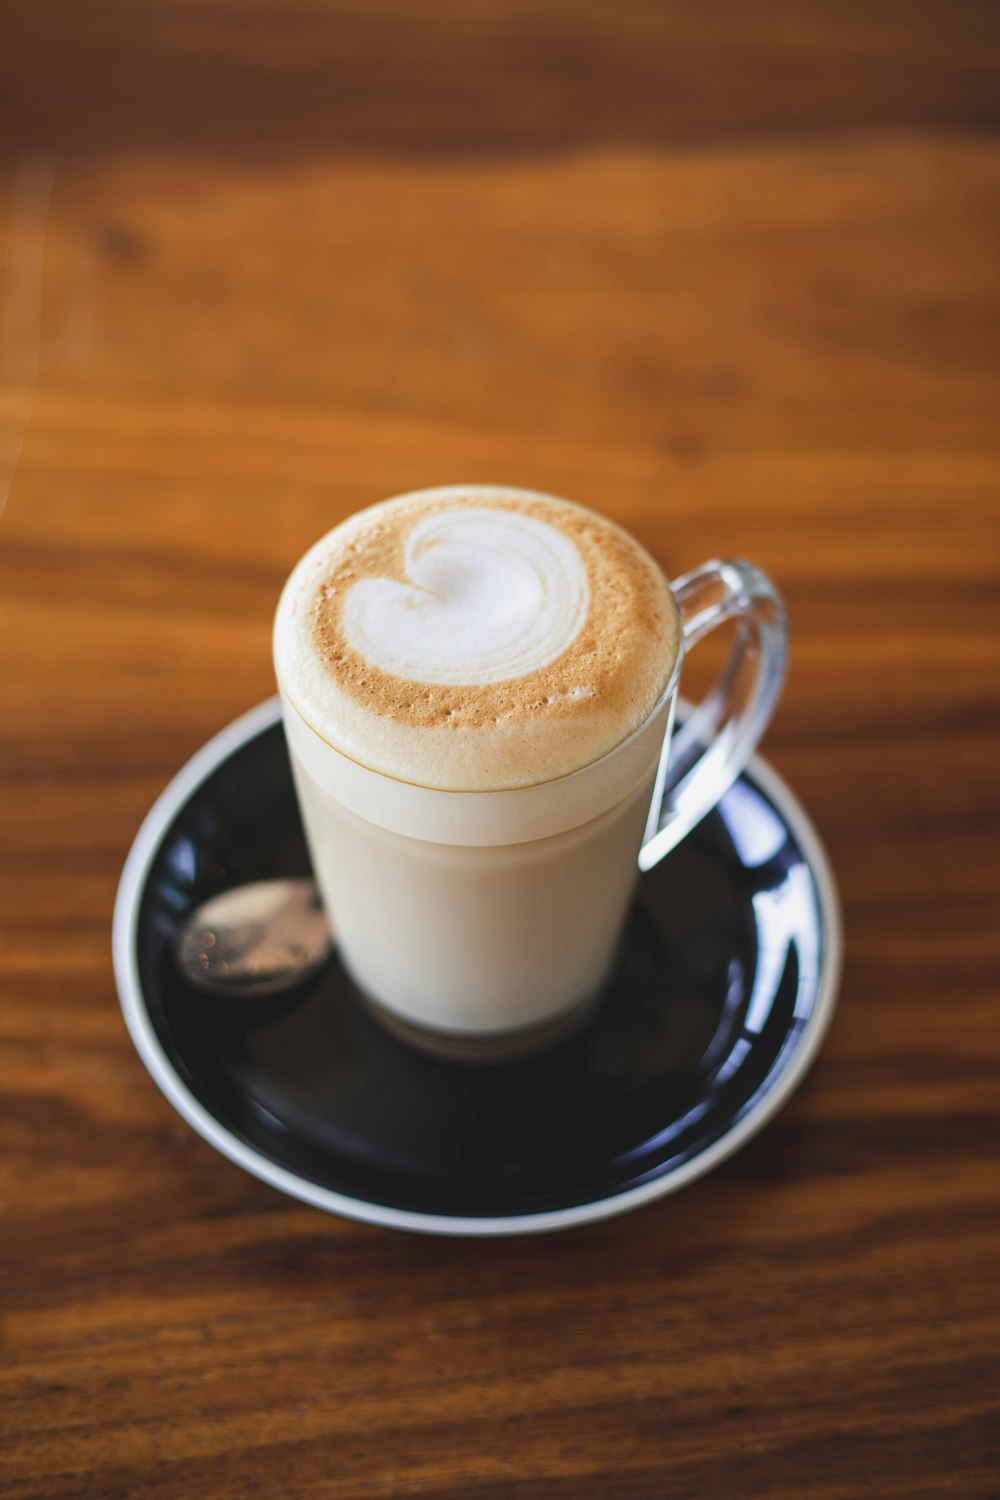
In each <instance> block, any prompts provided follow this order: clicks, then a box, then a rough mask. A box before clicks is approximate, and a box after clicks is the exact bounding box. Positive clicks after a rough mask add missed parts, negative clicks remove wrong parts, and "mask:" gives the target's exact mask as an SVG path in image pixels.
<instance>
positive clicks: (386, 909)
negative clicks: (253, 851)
mask: <svg viewBox="0 0 1000 1500" xmlns="http://www.w3.org/2000/svg"><path fill="white" fill-rule="evenodd" d="M670 589H671V593H672V595H673V598H674V602H675V604H676V607H677V611H678V615H679V620H680V627H681V631H680V645H679V649H678V654H677V661H676V663H675V665H674V668H673V671H672V673H671V676H670V680H669V682H668V684H667V686H666V688H665V689H664V691H663V693H662V695H661V697H660V699H659V701H658V702H657V703H656V705H655V707H654V708H653V710H652V712H651V713H650V714H649V716H648V717H647V719H646V720H645V722H644V723H643V724H641V725H640V727H639V728H638V729H636V730H635V731H634V732H633V733H632V734H631V735H630V736H629V737H628V739H626V740H625V741H623V742H622V743H620V744H618V745H617V746H616V747H615V748H614V749H613V750H611V751H610V752H608V753H607V754H606V755H604V756H602V757H601V758H600V759H599V760H597V761H594V762H593V763H591V764H589V765H587V766H584V767H583V768H582V769H580V770H577V771H574V772H571V773H570V774H568V775H562V776H559V777H557V778H555V779H553V780H551V781H543V782H541V783H538V784H535V785H532V786H527V787H518V788H515V789H504V790H494V791H481V792H468V791H446V790H445V791H442V790H437V789H433V788H429V787H422V786H415V785H412V784H411V783H408V782H404V781H399V780H396V779H394V778H392V777H390V776H386V775H383V774H381V773H379V772H376V771H372V770H370V769H368V768H367V767H365V766H363V765H361V764H359V763H358V762H357V761H354V760H351V759H350V758H348V757H347V756H345V755H343V754H341V753H340V752H339V751H338V750H336V749H334V748H333V747H332V746H331V745H330V744H329V743H328V742H327V741H326V740H324V739H323V738H322V737H321V735H320V734H319V733H317V731H316V730H315V729H313V728H312V727H311V726H310V725H309V724H308V723H307V722H306V720H305V719H304V718H303V717H302V716H301V715H300V714H299V712H298V711H297V709H296V708H295V706H294V705H293V703H292V702H291V701H290V700H289V698H288V697H287V695H286V694H285V692H284V690H283V688H282V684H281V680H280V674H279V681H278V688H279V693H280V696H281V702H282V712H283V716H284V725H285V733H286V737H287V740H288V747H289V751H290V756H291V764H292V771H293V775H294V778H295V784H296V790H297V793H298V798H299V804H300V807H301V810H302V815H303V822H304V825H305V832H306V838H307V841H308V844H309V848H310V852H311V855H312V861H313V867H314V871H315V875H316V879H317V882H318V885H319V887H320V891H321V893H322V896H323V899H324V902H325V905H326V909H327V912H328V914H329V916H330V920H331V925H332V927H333V930H334V935H335V938H336V941H337V946H338V949H339V953H340V956H341V959H342V961H343V963H344V965H345V967H346V969H347V970H348V972H349V973H350V975H351V977H352V978H353V980H354V981H355V983H356V985H357V987H358V989H359V990H360V992H361V994H362V996H363V997H364V998H365V999H366V1000H367V1001H368V1002H369V1004H370V1007H371V1008H372V1010H373V1011H374V1012H375V1014H376V1015H377V1017H378V1018H379V1020H380V1021H381V1022H382V1023H383V1024H384V1025H386V1026H388V1027H389V1029H390V1030H393V1031H395V1032H396V1033H397V1034H398V1035H401V1036H402V1037H403V1038H404V1039H405V1040H406V1041H408V1042H409V1043H411V1044H413V1045H416V1046H417V1047H419V1048H421V1049H422V1050H425V1051H428V1052H431V1053H435V1054H437V1055H440V1056H445V1057H452V1058H455V1059H458V1060H463V1059H464V1060H470V1061H473V1060H492V1059H499V1058H503V1057H507V1056H513V1055H517V1054H520V1053H523V1052H528V1051H530V1050H533V1049H534V1048H536V1047H540V1046H543V1045H545V1044H546V1043H547V1042H549V1041H551V1040H553V1039H555V1038H556V1037H558V1036H559V1035H561V1034H562V1032H563V1031H564V1030H568V1029H570V1028H571V1027H572V1026H573V1025H574V1024H576V1022H577V1021H578V1019H579V1018H580V1017H581V1016H583V1015H584V1014H585V1013H586V1012H587V1010H588V1008H589V1006H590V1005H591V1004H592V1003H593V1002H594V1001H595V999H596V998H597V997H598V996H599V995H600V993H601V989H602V986H603V984H604V981H605V979H606V977H607V975H608V971H609V969H610V968H611V965H612V961H613V959H614V955H615V950H616V947H617V944H618V940H619V938H620V935H621V931H622V928H623V926H624V921H625V916H626V912H627V910H628V906H629V902H630V900H631V897H632V894H633V890H634V887H635V883H636V880H637V879H638V878H639V873H640V871H643V870H648V869H650V868H651V867H652V866H653V865H654V864H656V863H657V862H658V861H659V860H660V859H662V858H663V856H664V855H665V854H666V853H667V852H668V851H669V850H670V849H672V848H673V847H674V846H675V845H676V844H677V843H678V842H679V841H680V840H681V839H682V838H684V836H685V835H686V834H687V833H688V832H689V831H690V830H691V829H692V828H693V827H694V826H695V825H696V824H697V823H698V822H699V821H700V819H702V818H703V817H704V816H705V814H706V813H708V812H709V811H710V810H711V809H712V808H713V807H714V806H715V804H716V803H717V802H718V801H719V799H720V797H721V796H722V795H723V793H724V792H725V791H727V790H728V788H729V787H730V786H731V785H732V783H733V782H734V781H735V780H736V778H737V776H738V775H739V773H740V772H741V771H742V769H743V768H744V766H745V765H746V763H747V761H748V760H749V758H750V756H751V755H752V753H753V751H754V749H755V747H756V745H757V743H758V741H759V739H760V737H761V735H762V733H763V731H764V729H765V727H766V726H767V723H768V720H769V719H770V717H771V714H772V712H773V710H774V706H775V702H776V700H777V697H778V694H779V692H780V689H781V684H782V680H783V677H784V670H785V661H786V654H787V626H786V618H785V612H784V608H783V605H782V601H781V598H780V596H779V594H778V592H777V590H776V589H775V587H774V585H773V584H772V583H771V581H770V580H769V579H768V578H767V577H766V576H765V575H764V574H763V573H762V572H760V570H759V569H757V568H755V567H754V566H753V565H752V564H750V563H747V562H742V561H727V562H709V563H706V564H705V565H704V566H703V567H701V568H698V569H697V570H695V571H694V572H692V573H688V574H685V575H684V576H683V577H681V578H678V579H676V580H675V581H674V582H673V583H672V584H671V585H670ZM727 621H735V622H736V631H735V636H734V640H733V644H732V647H731V650H730V653H729V657H728V660H727V662H726V664H725V666H724V668H723V670H722V671H721V673H720V674H719V676H718V678H717V680H716V682H715V684H714V686H713V687H712V689H711V690H710V692H709V693H708V695H707V696H706V697H705V699H704V700H703V701H702V702H701V703H700V704H699V705H698V706H697V707H696V708H694V709H693V710H692V711H691V712H690V714H689V715H688V716H687V718H686V720H685V722H684V724H683V725H682V726H681V728H680V730H679V731H678V733H677V734H676V735H675V736H674V735H672V729H673V720H674V711H675V707H676V702H677V692H678V684H679V681H680V675H681V666H682V663H683V660H684V656H685V653H686V651H687V650H689V649H690V648H691V647H692V646H693V645H694V644H695V643H696V642H697V641H699V640H700V639H701V638H702V637H703V636H704V635H706V634H707V633H708V632H709V631H711V630H714V629H715V628H716V627H717V626H719V625H721V624H723V623H724V622H727Z"/></svg>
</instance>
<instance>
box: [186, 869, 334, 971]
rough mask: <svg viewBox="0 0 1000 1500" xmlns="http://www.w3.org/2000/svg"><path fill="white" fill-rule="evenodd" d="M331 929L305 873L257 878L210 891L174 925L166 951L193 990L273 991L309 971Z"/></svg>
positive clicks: (325, 949) (325, 948) (323, 955)
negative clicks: (209, 896)
mask: <svg viewBox="0 0 1000 1500" xmlns="http://www.w3.org/2000/svg"><path fill="white" fill-rule="evenodd" d="M332 950H333V937H332V935H331V933H330V926H329V923H328V922H327V919H326V913H325V912H324V911H323V907H322V905H321V904H320V899H319V894H318V892H317V890H316V887H315V885H314V884H313V882H312V881H311V880H259V881H255V882H254V883H253V884H251V885H241V886H237V887H236V889H235V890H231V891H224V892H223V893H222V895H220V896H213V897H212V899H211V900H210V901H206V902H204V904H203V905H201V906H199V907H198V908H197V910H196V911H194V912H192V913H191V915H190V916H189V917H188V919H187V921H186V922H184V924H183V925H182V926H181V927H180V928H179V929H178V932H177V935H176V937H175V939H174V952H175V954H176V958H177V962H178V964H179V965H180V969H181V972H182V973H183V974H184V976H185V978H186V979H187V980H189V981H190V983H191V984H193V985H195V986H196V987H197V988H198V989H200V990H207V991H208V992H209V993H210V994H213V995H228V996H231V997H232V998H233V999H237V1000H239V999H249V998H251V997H254V996H257V995H277V994H280V993H281V992H282V990H288V989H291V988H292V986H293V985H296V984H300V983H301V982H302V980H303V979H306V978H308V976H309V975H310V974H313V973H315V972H316V970H317V969H319V968H320V967H321V966H322V965H323V964H324V963H326V961H327V959H328V958H329V957H330V954H331V952H332Z"/></svg>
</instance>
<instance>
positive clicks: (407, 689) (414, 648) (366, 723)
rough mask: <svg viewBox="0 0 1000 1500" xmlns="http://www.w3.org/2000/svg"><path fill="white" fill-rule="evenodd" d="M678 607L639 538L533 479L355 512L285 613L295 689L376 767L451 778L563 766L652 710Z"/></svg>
mask: <svg viewBox="0 0 1000 1500" xmlns="http://www.w3.org/2000/svg"><path fill="white" fill-rule="evenodd" d="M679 642H680V634H679V622H678V618H677V610H676V607H675V605H674V602H673V598H672V596H671V594H670V590H669V588H668V587H667V583H666V580H665V578H664V576H663V574H662V573H661V571H660V570H659V568H658V567H657V566H656V564H655V563H654V562H653V560H652V558H650V557H649V555H648V554H647V553H646V552H644V551H643V549H642V547H640V546H639V544H638V542H636V541H635V540H634V538H632V537H630V536H628V535H627V533H626V532H624V531H622V530H621V529H620V527H618V526H615V525H614V524H613V523H612V522H610V521H607V520H605V519H604V517H602V516H598V515H595V514H594V512H593V511H589V510H585V509H584V508H583V507H582V506H579V505H573V504H571V503H570V502H569V501H567V500H557V499H554V498H553V497H551V496H548V495H538V494H534V493H532V492H530V491H525V490H511V489H503V488H500V487H495V486H487V485H473V486H469V487H467V488H461V487H458V486H455V487H451V488H448V489H440V490H424V491H421V492H419V493H417V494H413V495H403V496H401V497H400V498H399V499H397V500H387V501H385V502H384V503H383V504H382V505H374V506H372V507H371V508H370V509H369V510H366V511H361V512H359V513H358V514H357V515H355V516H352V517H351V518H350V519H349V520H347V521H345V522H344V523H343V524H342V525H341V526H338V527H337V528H336V529H335V530H334V531H331V532H330V533H329V535H327V536H325V537H324V538H323V539H322V540H321V541H319V542H317V544H316V546H315V547H313V548H312V550H311V551H310V552H308V553H307V554H306V555H305V557H304V558H303V559H302V560H301V562H300V563H299V564H298V565H297V567H296V568H295V570H294V572H293V573H292V575H291V577H290V579H289V580H288V583H287V584H286V586H285V590H284V592H283V594H282V597H281V602H280V604H279V606H278V613H277V617H276V620H275V635H274V649H275V666H276V669H277V675H278V681H279V684H280V686H281V689H282V692H283V694H284V696H285V699H286V702H287V704H288V705H290V707H291V709H293V710H294V711H295V712H296V713H297V714H298V715H299V716H300V718H301V719H302V720H304V722H305V724H306V725H308V726H309V727H310V728H311V729H312V730H314V731H315V733H316V734H317V735H318V736H319V737H320V739H322V740H325V741H326V743H327V745H329V746H331V747H332V748H333V749H334V750H337V751H340V752H341V753H342V754H343V755H346V756H348V757H349V758H350V759H351V760H354V761H357V762H358V763H359V764H360V765H362V766H365V767H367V768H368V769H369V770H372V771H376V772H379V773H381V774H382V775H384V776H390V777H393V778H395V779H396V780H399V781H403V782H412V783H414V784H416V785H418V786H425V787H431V788H439V789H443V790H447V791H455V792H462V791H491V790H500V789H502V788H512V787H523V786H531V785H534V784H537V783H539V782H547V781H552V780H555V779H557V778H559V777H561V776H566V775H568V774H570V773H571V772H573V771H575V770H578V769H580V768H582V767H583V766H586V765H589V764H591V763H592V762H593V761H596V760H599V759H600V758H601V757H602V756H604V755H605V754H606V753H607V752H608V751H609V750H613V749H614V748H615V746H616V745H619V744H620V743H621V742H622V741H623V740H625V739H627V738H628V737H629V735H631V734H632V733H633V731H634V730H636V729H638V728H639V726H640V725H641V724H643V723H644V722H645V721H646V720H647V719H648V717H649V715H650V714H651V713H652V711H653V709H654V708H655V706H656V704H657V703H658V701H659V699H660V697H661V695H662V694H663V692H664V690H665V688H666V686H667V683H668V682H669V680H670V677H671V674H672V672H673V670H674V667H675V665H676V662H677V656H678V651H679Z"/></svg>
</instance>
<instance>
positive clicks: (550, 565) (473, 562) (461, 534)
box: [343, 508, 590, 685]
mask: <svg viewBox="0 0 1000 1500" xmlns="http://www.w3.org/2000/svg"><path fill="white" fill-rule="evenodd" d="M404 556H405V569H406V578H407V580H408V581H407V582H406V583H401V582H398V581H396V580H395V579H391V578H366V579H362V580H360V581H359V582H358V583H356V584H354V586H353V588H352V589H351V590H350V592H349V593H348V595H347V598H346V600H345V602H344V611H343V622H344V632H345V634H346V636H347V639H348V640H349V642H350V644H351V645H352V646H353V648H354V650H355V651H356V652H357V653H358V655H359V656H361V657H363V658H364V659H365V660H366V661H368V662H370V663H372V665H373V666H376V667H378V668H379V669H380V670H381V671H383V672H388V673H391V674H392V675H393V676H395V677H400V678H404V679H406V680H408V681H411V682H421V683H435V684H451V685H459V684H475V685H481V684H485V683H491V682H502V681H504V680H505V679H506V678H512V677H524V676H526V675H527V674H528V673H529V672H534V671H536V670H537V669H538V668H540V667H545V666H547V665H548V664H549V662H551V661H554V660H555V659H556V657H557V656H561V655H562V653H563V652H564V651H565V650H566V649H567V647H568V646H570V645H571V644H572V642H573V641H574V640H575V638H576V636H577V635H578V634H579V632H580V629H581V627H582V626H583V623H584V620H585V619H586V615H587V606H588V603H589V599H590V589H589V585H588V583H587V574H586V571H585V569H584V566H583V559H582V558H581V556H580V553H579V551H578V550H577V548H576V546H575V545H574V543H573V542H572V541H570V540H569V538H568V537H566V536H563V535H561V534H560V533H559V532H558V531H556V530H555V528H554V527H552V526H549V525H548V524H547V523H546V522H544V521H539V520H537V519H535V518H534V517H532V516H526V515H521V514H519V513H518V512H516V511H504V510H494V509H485V508H470V509H467V510H448V511H444V512H443V513H441V514H437V515H430V516H427V517H426V518H425V519H424V520H422V521H419V522H418V523H417V524H416V525H415V526H414V527H413V530H412V531H411V532H410V534H409V536H408V538H407V540H406V547H405V554H404Z"/></svg>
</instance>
